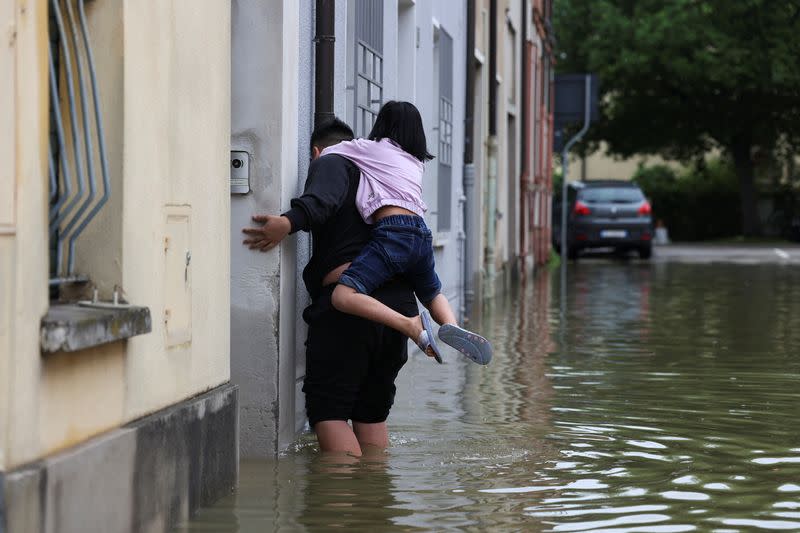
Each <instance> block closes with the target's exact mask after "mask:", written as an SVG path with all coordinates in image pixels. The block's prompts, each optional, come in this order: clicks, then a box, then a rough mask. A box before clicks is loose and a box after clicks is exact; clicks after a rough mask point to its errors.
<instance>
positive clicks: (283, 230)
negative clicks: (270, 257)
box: [242, 215, 292, 252]
mask: <svg viewBox="0 0 800 533" xmlns="http://www.w3.org/2000/svg"><path fill="white" fill-rule="evenodd" d="M253 221H254V222H261V223H263V224H264V225H263V226H261V227H260V228H244V229H243V230H242V232H244V233H245V234H246V235H247V236H248V238H246V239H245V240H244V241H243V244H244V245H245V246H248V247H249V248H250V249H251V250H261V251H262V252H267V251H269V250H272V249H273V248H274V247H276V246H277V245H278V244H280V242H281V241H282V240H283V238H284V237H286V236H287V235H289V232H290V231H291V230H292V223H291V222H289V219H288V218H286V217H284V216H274V215H254V216H253Z"/></svg>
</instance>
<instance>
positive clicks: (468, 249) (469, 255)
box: [462, 0, 480, 316]
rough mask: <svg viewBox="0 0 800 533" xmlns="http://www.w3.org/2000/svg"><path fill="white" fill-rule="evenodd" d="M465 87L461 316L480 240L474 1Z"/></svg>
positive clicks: (470, 298)
mask: <svg viewBox="0 0 800 533" xmlns="http://www.w3.org/2000/svg"><path fill="white" fill-rule="evenodd" d="M466 66H467V76H466V78H467V86H466V90H465V93H466V98H465V104H464V175H463V187H464V203H463V204H462V205H463V209H464V214H463V217H464V246H463V250H464V255H463V260H464V265H463V267H464V273H463V278H464V297H463V299H462V301H463V312H462V316H463V315H464V314H466V315H467V316H469V315H471V314H472V305H473V303H474V302H475V275H476V270H477V269H476V268H475V264H476V263H477V261H476V258H477V252H478V246H476V245H477V244H478V243H479V242H480V241H479V238H478V230H479V227H480V225H479V224H475V223H474V221H475V220H476V215H477V209H476V208H477V205H476V198H475V163H474V162H473V155H474V150H475V149H474V144H473V141H474V135H475V0H467V65H466Z"/></svg>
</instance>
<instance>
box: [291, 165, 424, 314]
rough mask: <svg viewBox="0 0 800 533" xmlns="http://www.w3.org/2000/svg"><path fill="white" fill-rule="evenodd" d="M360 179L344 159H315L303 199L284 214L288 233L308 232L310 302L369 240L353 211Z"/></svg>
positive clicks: (368, 230) (366, 229) (305, 272)
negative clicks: (332, 273)
mask: <svg viewBox="0 0 800 533" xmlns="http://www.w3.org/2000/svg"><path fill="white" fill-rule="evenodd" d="M360 178H361V172H360V171H359V170H358V167H356V166H355V165H354V164H353V163H352V162H351V161H349V160H348V159H345V158H344V157H341V156H338V155H333V154H329V155H325V156H322V157H319V158H317V159H315V160H314V161H312V163H311V166H310V167H309V169H308V178H307V179H306V184H305V189H304V190H303V195H302V196H300V197H299V198H295V199H293V200H292V202H291V206H292V208H291V209H290V210H289V211H287V212H286V213H284V216H286V217H287V218H288V219H289V221H290V222H291V223H292V233H294V232H296V231H300V230H303V231H311V236H312V249H311V250H312V251H311V259H310V260H309V262H308V265H307V266H306V268H305V269H304V270H303V281H304V282H305V285H306V289H308V292H309V294H310V295H311V298H312V299H314V300H316V299H317V298H318V297H319V296H320V294H321V289H322V279H323V278H324V277H325V275H326V274H327V273H328V272H330V271H331V270H333V269H334V268H336V267H338V266H339V265H341V264H343V263H347V262H349V261H352V260H353V259H355V258H356V257H357V256H358V254H359V253H360V252H361V249H362V248H363V247H364V245H365V244H367V242H369V240H370V238H371V232H372V226H370V225H368V224H367V223H365V222H364V219H363V218H361V214H360V213H359V212H358V210H357V209H356V202H355V199H356V192H357V191H358V182H359V180H360ZM403 285H405V284H403ZM412 299H413V296H412ZM392 307H394V306H393V305H392Z"/></svg>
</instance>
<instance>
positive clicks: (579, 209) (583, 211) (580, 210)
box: [572, 200, 592, 216]
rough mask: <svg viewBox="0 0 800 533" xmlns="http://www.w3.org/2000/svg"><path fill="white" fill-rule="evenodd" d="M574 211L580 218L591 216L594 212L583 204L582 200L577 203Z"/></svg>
mask: <svg viewBox="0 0 800 533" xmlns="http://www.w3.org/2000/svg"><path fill="white" fill-rule="evenodd" d="M572 211H573V212H574V213H575V214H576V215H579V216H584V215H588V214H591V212H592V211H591V210H590V209H589V206H588V205H586V204H585V203H583V202H581V201H580V200H578V201H576V202H575V208H574V209H573V210H572Z"/></svg>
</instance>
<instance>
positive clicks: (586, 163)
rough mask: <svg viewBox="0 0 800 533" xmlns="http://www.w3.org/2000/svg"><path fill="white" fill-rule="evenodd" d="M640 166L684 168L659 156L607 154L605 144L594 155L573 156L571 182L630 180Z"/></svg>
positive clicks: (570, 171)
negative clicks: (625, 156)
mask: <svg viewBox="0 0 800 533" xmlns="http://www.w3.org/2000/svg"><path fill="white" fill-rule="evenodd" d="M640 165H644V166H653V165H668V166H671V167H673V168H675V169H679V168H683V166H682V165H681V164H680V163H679V162H677V161H668V160H665V159H663V158H661V157H659V156H634V157H630V158H628V159H622V158H618V157H613V156H610V155H607V154H606V146H605V143H603V144H601V145H600V148H599V149H598V150H597V151H596V152H594V153H593V154H591V155H589V156H587V157H586V158H584V159H581V158H580V157H578V156H572V157H570V160H569V168H568V172H569V177H568V179H569V181H584V180H607V179H608V180H630V179H631V178H632V177H633V175H634V174H635V173H636V170H637V169H638V168H639V166H640Z"/></svg>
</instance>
